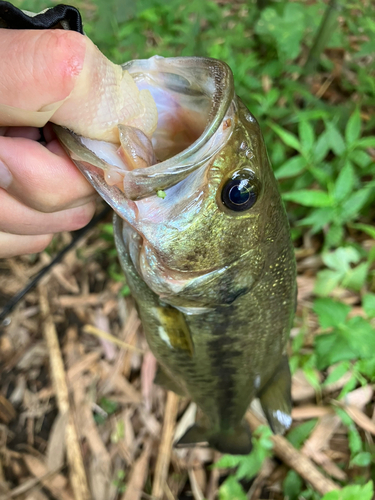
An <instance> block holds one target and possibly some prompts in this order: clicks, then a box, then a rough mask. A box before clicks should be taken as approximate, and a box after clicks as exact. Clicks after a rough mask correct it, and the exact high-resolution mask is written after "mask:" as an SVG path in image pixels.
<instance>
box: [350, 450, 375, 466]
mask: <svg viewBox="0 0 375 500" xmlns="http://www.w3.org/2000/svg"><path fill="white" fill-rule="evenodd" d="M371 460H372V457H371V453H369V452H368V451H362V452H360V453H358V455H356V456H355V457H354V458H353V459H352V460H351V461H350V465H351V466H353V465H356V466H357V467H367V466H368V465H370V464H371Z"/></svg>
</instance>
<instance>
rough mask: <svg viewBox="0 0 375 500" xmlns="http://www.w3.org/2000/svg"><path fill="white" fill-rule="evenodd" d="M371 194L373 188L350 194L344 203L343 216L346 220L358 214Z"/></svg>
mask: <svg viewBox="0 0 375 500" xmlns="http://www.w3.org/2000/svg"><path fill="white" fill-rule="evenodd" d="M370 194H371V189H369V188H364V189H360V190H359V191H356V192H355V193H353V194H352V195H351V196H349V198H348V199H347V200H346V202H345V203H343V204H342V207H341V214H340V215H341V218H342V219H343V220H344V221H346V220H350V219H352V218H353V217H355V216H357V215H358V213H359V211H360V210H361V208H362V207H363V205H364V204H365V203H366V202H367V200H368V198H369V196H370Z"/></svg>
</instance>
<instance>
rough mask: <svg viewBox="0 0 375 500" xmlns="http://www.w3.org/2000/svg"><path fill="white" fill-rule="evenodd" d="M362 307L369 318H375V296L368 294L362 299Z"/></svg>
mask: <svg viewBox="0 0 375 500" xmlns="http://www.w3.org/2000/svg"><path fill="white" fill-rule="evenodd" d="M362 305H363V309H364V310H365V313H366V314H367V316H368V317H369V318H375V294H374V293H367V294H365V295H364V296H363V298H362Z"/></svg>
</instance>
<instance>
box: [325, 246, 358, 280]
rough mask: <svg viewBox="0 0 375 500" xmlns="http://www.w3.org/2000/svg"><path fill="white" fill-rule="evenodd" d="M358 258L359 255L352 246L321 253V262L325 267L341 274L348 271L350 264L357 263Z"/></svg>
mask: <svg viewBox="0 0 375 500" xmlns="http://www.w3.org/2000/svg"><path fill="white" fill-rule="evenodd" d="M360 258H361V255H360V254H359V252H358V251H357V250H356V249H355V248H353V247H340V248H338V249H337V250H335V251H334V252H327V253H325V254H323V255H322V259H323V262H324V264H325V265H326V266H327V267H330V268H331V269H335V270H336V271H339V272H341V273H343V274H344V273H346V272H347V271H349V269H350V264H355V263H357V262H358V261H359V260H360Z"/></svg>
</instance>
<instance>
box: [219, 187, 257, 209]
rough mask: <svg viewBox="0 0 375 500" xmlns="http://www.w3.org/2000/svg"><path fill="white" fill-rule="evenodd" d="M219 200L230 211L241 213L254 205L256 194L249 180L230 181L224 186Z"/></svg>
mask: <svg viewBox="0 0 375 500" xmlns="http://www.w3.org/2000/svg"><path fill="white" fill-rule="evenodd" d="M221 199H222V201H223V203H224V205H225V206H227V207H228V208H230V209H231V210H234V211H236V212H242V211H243V210H248V209H249V208H251V207H252V206H253V205H254V203H255V202H256V199H257V192H256V189H255V187H254V186H253V185H252V182H251V180H250V179H230V180H229V181H228V182H227V183H226V184H225V185H224V188H223V191H222V194H221Z"/></svg>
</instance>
